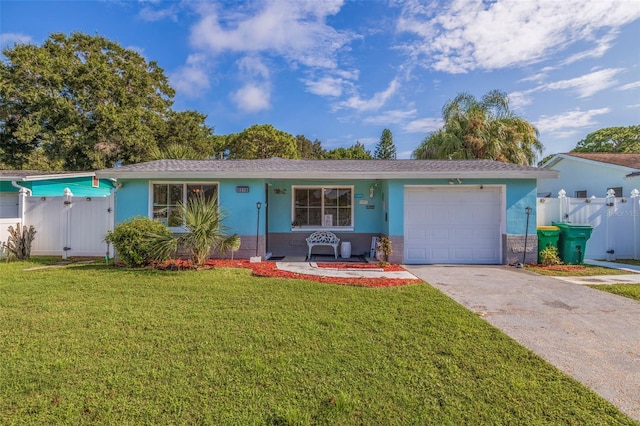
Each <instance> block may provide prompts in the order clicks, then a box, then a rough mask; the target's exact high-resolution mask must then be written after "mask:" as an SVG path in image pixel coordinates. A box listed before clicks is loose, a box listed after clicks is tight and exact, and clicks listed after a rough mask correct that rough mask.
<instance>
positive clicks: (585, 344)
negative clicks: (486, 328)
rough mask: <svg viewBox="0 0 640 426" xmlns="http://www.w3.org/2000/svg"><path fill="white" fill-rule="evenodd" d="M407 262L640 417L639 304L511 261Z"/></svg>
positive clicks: (531, 346) (571, 374)
mask: <svg viewBox="0 0 640 426" xmlns="http://www.w3.org/2000/svg"><path fill="white" fill-rule="evenodd" d="M406 269H407V270H408V271H409V272H411V273H413V274H414V275H416V276H418V277H420V278H421V279H423V280H424V281H426V282H428V283H429V284H431V285H433V286H434V287H436V288H438V289H439V290H441V291H442V292H443V293H445V294H446V295H448V296H449V297H451V298H452V299H454V300H455V301H457V302H458V303H460V304H461V305H462V306H464V307H466V308H468V309H470V310H471V311H473V312H475V313H477V314H478V315H480V316H482V317H483V318H484V319H486V320H487V321H489V323H491V324H492V325H494V326H495V327H497V328H499V329H501V330H502V331H504V332H505V333H506V334H507V335H509V336H511V337H512V338H513V339H515V340H516V341H518V342H520V344H522V345H524V346H526V347H527V348H529V349H531V350H532V351H533V352H535V353H536V354H538V355H540V356H541V357H542V358H544V359H546V360H547V361H549V362H550V363H551V364H553V365H555V366H556V367H557V368H558V369H560V370H562V371H563V372H564V373H566V374H568V375H569V376H572V377H573V378H575V379H576V380H578V381H580V382H581V383H583V384H584V385H586V386H588V387H589V388H591V389H593V390H594V391H595V392H596V393H598V394H599V395H600V396H602V397H603V398H605V399H606V400H608V401H610V402H611V403H613V404H614V405H616V406H617V407H618V408H620V410H621V411H623V412H625V413H626V414H627V415H629V416H630V417H631V418H633V419H635V420H639V421H640V303H638V302H636V301H634V300H631V299H627V298H624V297H621V296H616V295H613V294H609V293H605V292H602V291H599V290H595V289H592V288H589V287H586V286H583V285H579V284H575V283H570V282H567V281H563V280H559V279H556V278H553V277H544V276H538V275H535V274H532V273H529V272H526V271H524V270H521V269H515V268H512V267H507V266H434V265H428V266H406ZM636 282H640V275H638V281H636Z"/></svg>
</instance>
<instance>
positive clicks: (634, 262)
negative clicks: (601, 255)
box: [616, 259, 640, 266]
mask: <svg viewBox="0 0 640 426" xmlns="http://www.w3.org/2000/svg"><path fill="white" fill-rule="evenodd" d="M616 263H624V264H626V265H637V266H640V260H637V259H618V260H616Z"/></svg>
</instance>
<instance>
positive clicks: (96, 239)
mask: <svg viewBox="0 0 640 426" xmlns="http://www.w3.org/2000/svg"><path fill="white" fill-rule="evenodd" d="M18 210H20V211H24V214H23V217H18V218H4V219H0V227H1V228H2V232H0V236H1V237H2V241H5V242H6V241H7V237H8V233H7V232H6V229H7V228H8V226H9V225H12V226H14V227H15V226H16V223H21V224H24V225H27V226H30V225H33V227H34V228H35V230H36V237H35V239H34V241H33V246H32V248H31V254H32V255H35V256H62V257H63V258H65V259H66V258H67V257H70V256H101V257H104V256H107V255H108V256H109V257H113V248H112V247H108V246H107V243H105V242H104V241H103V239H104V236H105V234H106V233H107V232H108V231H110V230H112V229H113V225H114V214H113V195H111V196H109V197H74V196H73V195H71V192H70V191H69V192H68V193H67V195H64V196H59V197H33V196H26V195H25V196H23V198H22V200H21V206H20V207H19V209H18Z"/></svg>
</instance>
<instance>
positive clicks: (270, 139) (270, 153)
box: [226, 124, 298, 159]
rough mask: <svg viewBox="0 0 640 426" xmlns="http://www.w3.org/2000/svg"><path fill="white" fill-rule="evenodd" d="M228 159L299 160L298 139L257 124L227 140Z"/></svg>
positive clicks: (228, 137)
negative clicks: (276, 158) (273, 158)
mask: <svg viewBox="0 0 640 426" xmlns="http://www.w3.org/2000/svg"><path fill="white" fill-rule="evenodd" d="M226 143H227V149H228V158H230V159H239V158H242V159H257V158H272V157H280V158H298V145H297V142H296V138H294V137H293V135H291V134H290V133H286V132H283V131H282V130H278V129H276V128H275V127H273V126H272V125H270V124H256V125H253V126H251V127H248V128H246V129H244V130H243V131H242V132H240V133H235V134H231V135H228V136H227V138H226Z"/></svg>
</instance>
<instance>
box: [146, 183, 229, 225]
mask: <svg viewBox="0 0 640 426" xmlns="http://www.w3.org/2000/svg"><path fill="white" fill-rule="evenodd" d="M152 192H153V200H152V218H153V220H155V221H158V222H161V223H164V224H165V225H166V226H168V227H169V228H180V227H183V226H184V218H183V217H182V212H181V209H180V206H179V203H186V202H187V201H188V200H189V199H191V198H192V197H194V196H195V195H197V194H204V196H205V198H206V199H207V200H209V199H211V198H213V197H215V196H216V195H217V194H218V185H217V184H214V183H154V184H153V190H152Z"/></svg>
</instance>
